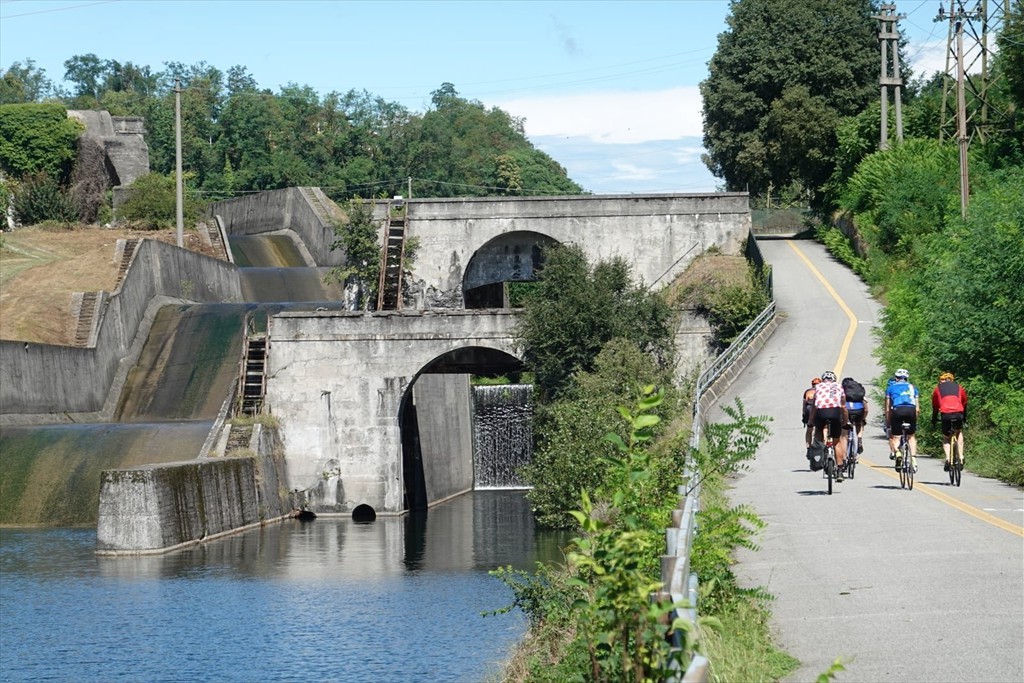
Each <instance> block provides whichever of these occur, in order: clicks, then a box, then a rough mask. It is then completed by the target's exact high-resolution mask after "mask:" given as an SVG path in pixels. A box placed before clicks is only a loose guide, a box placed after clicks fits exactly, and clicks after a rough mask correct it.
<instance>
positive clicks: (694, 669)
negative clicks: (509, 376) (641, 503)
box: [661, 282, 776, 683]
mask: <svg viewBox="0 0 1024 683" xmlns="http://www.w3.org/2000/svg"><path fill="white" fill-rule="evenodd" d="M768 286H769V296H770V298H771V301H770V302H769V304H768V306H766V307H765V309H764V310H763V311H761V313H760V314H759V315H758V316H757V317H756V318H754V321H753V322H751V323H750V324H749V325H747V327H746V329H744V330H743V332H741V333H740V335H739V336H738V337H737V338H736V340H735V341H733V343H732V344H731V345H730V346H729V348H727V349H726V350H725V351H724V352H723V353H721V354H720V355H719V356H718V357H717V358H716V359H715V360H714V362H712V363H711V365H709V366H708V367H707V368H706V369H705V370H704V372H702V373H701V374H700V377H698V378H697V384H696V386H695V387H694V391H693V426H692V428H691V432H690V453H691V454H692V453H693V452H694V451H696V450H697V449H698V448H699V447H700V440H701V426H702V420H703V410H704V407H703V406H702V401H703V399H704V395H705V394H706V393H707V392H708V390H709V389H711V388H712V387H713V386H714V384H715V382H717V381H718V380H719V379H721V378H722V376H723V375H724V374H725V373H726V371H728V370H729V368H730V367H732V364H733V363H735V362H736V360H737V359H739V358H740V356H742V354H743V353H744V352H745V351H746V350H747V349H748V347H749V346H750V345H751V343H752V342H753V341H754V340H755V339H757V336H758V335H759V334H760V333H761V332H762V331H763V330H764V329H765V328H766V327H767V326H768V325H769V324H770V323H771V322H772V321H773V320H774V319H775V312H776V308H775V298H774V296H772V294H773V292H772V291H771V289H770V288H771V283H770V282H769V283H768ZM697 475H698V472H697V470H696V464H695V463H694V462H693V458H692V455H690V454H688V455H687V459H686V463H685V465H684V467H683V483H682V484H681V485H680V486H679V487H678V489H677V491H678V493H679V495H680V504H679V508H677V509H676V510H673V512H672V526H671V527H670V528H668V529H666V530H665V546H666V554H665V555H663V556H662V557H661V582H662V586H663V593H668V594H669V595H671V597H672V600H673V602H677V603H681V604H683V605H684V607H682V608H679V609H677V610H676V611H675V613H674V614H673V615H672V617H673V618H675V617H681V618H683V619H686V620H688V621H690V622H691V623H693V624H696V622H697V575H696V574H694V573H691V572H690V549H691V547H692V546H693V539H694V537H695V535H696V534H697V532H698V528H697V512H698V511H699V509H700V488H701V487H700V479H699V477H698V476H697ZM674 645H675V647H681V646H682V643H680V642H676V643H675V644H674ZM710 676H711V665H710V662H709V661H708V659H707V658H706V657H704V656H702V655H695V656H694V657H693V659H692V660H691V662H690V663H689V665H688V666H687V668H686V671H684V672H677V673H676V675H675V676H674V677H673V678H671V679H670V680H671V681H672V683H708V681H709V680H710Z"/></svg>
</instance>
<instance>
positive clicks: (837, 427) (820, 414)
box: [814, 408, 843, 441]
mask: <svg viewBox="0 0 1024 683" xmlns="http://www.w3.org/2000/svg"><path fill="white" fill-rule="evenodd" d="M826 422H827V423H828V435H829V436H830V437H831V438H832V440H833V441H834V440H836V439H838V438H839V435H840V434H842V433H843V424H842V423H843V411H842V409H841V408H818V410H817V411H816V412H815V413H814V426H815V427H816V428H818V429H823V428H824V427H825V423H826Z"/></svg>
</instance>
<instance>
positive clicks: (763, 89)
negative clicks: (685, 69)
mask: <svg viewBox="0 0 1024 683" xmlns="http://www.w3.org/2000/svg"><path fill="white" fill-rule="evenodd" d="M873 10H874V3H872V2H871V1H870V0H855V1H851V2H843V3H836V2H833V1H832V0H812V1H810V2H802V3H794V2H790V1H789V0H744V1H743V2H734V3H731V5H730V15H729V16H728V17H727V19H726V21H727V23H728V29H727V30H726V31H725V32H723V33H721V34H719V37H718V48H717V50H716V51H715V54H714V56H713V57H712V59H711V62H710V63H709V65H708V70H709V75H708V78H707V79H706V80H705V81H703V82H702V83H701V84H700V89H701V95H702V96H703V101H704V147H705V149H707V150H708V154H707V155H706V157H705V159H704V161H705V163H706V164H707V166H708V168H709V169H711V172H712V173H713V174H714V175H715V176H716V177H719V178H723V179H724V180H725V182H726V188H727V189H729V190H738V191H743V190H748V191H749V192H751V194H755V195H760V194H766V193H772V192H777V191H779V190H780V189H782V188H786V187H790V186H800V187H802V188H803V189H804V190H805V191H808V192H811V193H817V192H818V190H819V188H820V187H821V186H822V185H823V184H824V183H825V181H826V180H827V179H828V178H829V176H830V175H831V173H832V170H833V168H834V159H835V153H836V147H837V143H836V137H835V132H834V128H835V125H836V123H837V121H838V119H839V117H842V116H850V115H853V114H856V113H857V112H859V111H860V110H861V109H863V107H864V103H865V102H868V101H870V100H871V99H872V96H873V95H874V94H875V88H876V87H877V86H876V83H877V79H878V52H877V50H878V47H877V45H878V43H877V36H876V34H877V25H876V22H875V20H873V19H872V18H871V15H872V14H873ZM788 35H799V36H800V40H797V41H789V40H780V39H779V36H788ZM808 46H813V48H812V49H807V48H808Z"/></svg>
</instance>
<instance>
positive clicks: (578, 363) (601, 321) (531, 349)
mask: <svg viewBox="0 0 1024 683" xmlns="http://www.w3.org/2000/svg"><path fill="white" fill-rule="evenodd" d="M670 318H671V311H670V309H669V307H668V305H667V304H666V303H665V302H664V301H663V300H662V299H661V298H660V297H658V296H657V295H655V294H653V293H651V292H650V291H648V290H647V289H646V288H645V287H643V286H642V285H634V284H633V283H632V282H631V281H630V269H629V265H628V264H627V263H626V262H625V261H624V260H622V259H621V258H614V259H612V260H610V261H602V262H600V263H598V264H597V265H595V266H593V267H591V266H590V264H589V263H587V258H586V256H585V255H584V254H583V250H582V249H581V248H580V247H579V246H576V245H570V246H564V245H557V246H555V247H552V248H550V249H548V250H545V253H544V268H543V270H541V272H540V274H539V276H538V282H537V286H536V287H534V288H532V289H531V290H530V291H529V293H528V294H527V295H526V306H525V310H524V312H523V315H522V318H521V320H520V322H519V325H518V328H517V330H516V338H517V344H518V345H519V347H520V348H521V350H522V353H523V360H524V361H525V362H526V364H527V366H528V367H529V368H530V369H531V370H533V371H534V372H535V373H536V384H537V386H538V387H539V388H540V390H541V392H542V395H543V396H544V397H546V398H548V399H555V398H557V397H558V396H559V395H560V394H561V393H562V392H563V391H564V390H565V389H566V388H567V387H568V385H569V380H570V378H571V377H572V375H573V373H576V372H580V371H585V372H586V371H590V370H592V369H593V367H594V359H595V358H596V357H597V354H598V353H599V352H600V351H601V349H602V348H603V347H604V345H605V344H606V343H607V342H609V341H611V340H612V339H616V338H622V339H626V340H629V341H631V342H633V343H634V344H636V346H637V347H638V348H639V349H640V350H641V351H643V352H645V353H650V354H652V355H653V356H654V357H655V358H656V359H657V360H658V362H659V363H661V364H663V365H669V364H670V358H671V345H672V333H671V327H670V324H669V322H670Z"/></svg>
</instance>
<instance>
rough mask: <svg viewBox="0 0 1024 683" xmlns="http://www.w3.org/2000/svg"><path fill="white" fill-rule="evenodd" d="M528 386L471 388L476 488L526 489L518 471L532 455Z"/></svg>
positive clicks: (531, 414)
mask: <svg viewBox="0 0 1024 683" xmlns="http://www.w3.org/2000/svg"><path fill="white" fill-rule="evenodd" d="M532 393H533V385H531V384H498V385H493V386H478V387H473V470H474V477H473V478H474V483H473V485H474V488H476V489H513V488H527V486H526V484H525V483H524V482H523V480H522V479H521V478H520V477H519V475H518V473H517V471H518V469H519V468H520V467H521V466H522V465H524V464H526V463H528V462H530V458H531V456H532V455H533V405H532V403H531V401H530V398H531V395H532Z"/></svg>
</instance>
